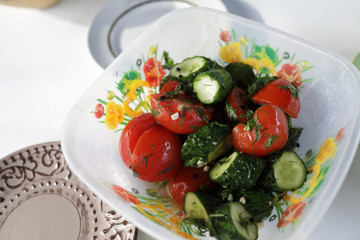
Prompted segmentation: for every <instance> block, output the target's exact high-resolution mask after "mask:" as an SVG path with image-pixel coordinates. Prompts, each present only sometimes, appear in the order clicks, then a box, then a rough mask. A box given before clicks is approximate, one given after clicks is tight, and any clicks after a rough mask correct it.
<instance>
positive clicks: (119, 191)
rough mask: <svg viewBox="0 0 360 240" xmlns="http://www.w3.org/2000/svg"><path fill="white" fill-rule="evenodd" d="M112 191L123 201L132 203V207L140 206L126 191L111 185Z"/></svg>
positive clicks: (137, 200)
mask: <svg viewBox="0 0 360 240" xmlns="http://www.w3.org/2000/svg"><path fill="white" fill-rule="evenodd" d="M112 189H113V191H114V192H116V193H117V194H118V195H119V196H120V197H121V198H122V199H124V200H125V201H127V202H129V203H132V204H134V205H137V204H140V201H139V199H137V198H136V197H135V196H134V195H132V194H130V193H129V192H128V191H126V190H125V189H124V188H122V187H120V186H118V185H113V186H112Z"/></svg>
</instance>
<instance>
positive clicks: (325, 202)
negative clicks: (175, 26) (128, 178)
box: [61, 7, 360, 239]
mask: <svg viewBox="0 0 360 240" xmlns="http://www.w3.org/2000/svg"><path fill="white" fill-rule="evenodd" d="M194 11H206V12H210V13H213V14H216V15H221V16H224V17H227V18H231V19H233V20H234V21H240V22H243V23H245V24H248V25H250V26H252V27H255V28H259V29H261V30H263V31H266V32H270V33H271V34H276V35H280V36H282V37H284V38H286V39H289V40H290V41H292V42H296V43H297V44H301V45H304V46H306V47H309V48H311V49H313V50H316V51H317V52H320V53H321V54H323V55H326V56H328V57H331V58H333V59H336V60H337V61H338V62H339V63H341V64H343V65H344V67H345V68H347V69H348V70H349V72H350V73H351V74H353V75H354V79H356V80H357V81H355V85H357V91H358V92H359V93H360V72H359V71H358V70H357V69H356V67H355V66H354V65H353V64H352V63H351V62H350V61H348V60H347V59H346V58H345V57H343V56H341V55H340V54H338V53H335V52H332V51H329V50H326V49H324V48H322V47H320V46H317V45H316V44H314V43H311V42H309V41H307V40H304V39H301V38H299V37H297V36H294V35H291V34H289V33H286V32H283V31H281V30H278V29H275V28H272V27H270V26H267V25H265V24H262V23H259V22H255V21H253V20H250V19H246V18H244V17H241V16H237V15H234V14H231V13H227V12H222V11H218V10H215V9H210V8H206V7H191V8H184V9H178V10H175V11H172V12H170V13H168V14H166V15H164V16H162V17H161V18H159V19H158V20H157V21H156V22H154V23H153V24H152V25H151V26H150V27H149V28H148V29H147V30H145V31H144V32H143V33H142V34H141V35H139V37H138V38H137V39H135V40H134V41H133V43H132V44H131V45H130V46H129V47H128V48H126V49H124V51H123V52H121V54H120V55H119V56H118V57H117V58H116V59H115V60H114V61H113V62H112V63H111V64H110V65H109V66H108V67H107V68H106V69H105V71H103V73H102V74H100V76H99V77H98V78H97V79H96V80H95V82H94V83H93V84H92V85H91V86H90V87H89V88H88V90H87V91H85V93H84V94H83V95H82V96H81V97H80V99H79V100H78V101H77V102H76V103H75V105H74V106H73V107H72V109H71V110H70V111H69V113H68V116H67V117H66V120H65V122H64V125H63V131H62V136H61V144H62V148H63V153H64V156H65V157H66V159H67V161H68V165H69V167H70V168H71V170H72V171H73V172H74V173H75V174H76V175H77V177H78V178H79V179H81V181H82V182H83V183H84V184H86V185H87V186H88V187H89V188H90V189H91V190H92V191H93V192H94V193H96V194H97V195H98V196H100V197H101V198H102V199H103V200H104V201H105V202H106V203H107V204H108V205H109V206H111V207H113V208H114V209H117V210H118V211H119V212H120V213H121V214H123V215H124V216H126V217H127V218H128V219H129V220H130V221H133V222H134V224H135V225H136V226H138V227H139V228H140V229H141V230H143V231H144V232H146V233H148V234H150V235H152V236H155V237H157V238H160V239H168V238H169V237H171V239H182V238H181V237H179V236H178V235H176V234H175V233H173V232H171V231H164V228H163V227H162V226H160V225H158V224H156V223H154V222H152V221H151V220H149V219H146V218H145V217H143V216H141V217H139V216H140V213H137V214H139V215H137V214H134V213H135V211H132V210H133V209H131V210H128V209H127V208H128V207H129V205H128V204H127V203H125V202H121V203H119V205H115V204H114V202H111V201H110V199H107V198H106V197H104V192H102V191H101V190H99V188H101V187H102V188H103V186H102V185H101V184H100V183H99V182H98V181H97V180H95V179H92V177H91V176H90V175H89V174H87V173H86V172H85V171H84V170H83V169H82V167H81V165H79V163H78V162H77V160H76V157H74V156H73V154H72V150H71V147H72V146H71V143H72V141H71V140H70V141H69V140H68V139H69V136H70V135H69V132H68V131H66V129H68V128H69V125H71V123H72V121H73V120H75V116H76V115H77V114H76V113H77V112H79V111H80V108H81V106H82V105H83V103H84V101H85V99H87V96H91V92H93V91H94V90H95V89H97V86H98V85H100V84H101V83H102V82H103V79H104V76H106V74H107V73H108V72H110V71H111V70H112V69H114V68H115V66H116V63H117V60H118V59H120V58H123V57H125V56H126V55H127V54H129V53H130V51H131V50H132V49H133V48H134V46H137V45H138V43H140V42H142V41H144V39H146V36H147V35H149V34H150V33H152V32H153V31H154V30H153V29H156V28H157V26H158V25H163V24H166V22H167V20H168V19H172V18H176V17H181V15H183V14H186V13H187V12H194ZM359 95H360V94H359ZM354 111H355V112H356V113H355V117H356V120H354V121H353V123H352V124H351V127H353V128H354V129H356V127H357V129H358V130H357V131H352V132H351V133H348V138H347V142H348V144H347V145H346V147H345V148H344V151H343V152H342V155H341V157H342V158H345V157H346V158H348V159H349V160H348V161H347V162H346V164H345V165H342V168H343V169H344V170H342V171H341V172H340V169H339V168H334V167H332V168H331V169H333V171H335V172H334V177H333V178H331V179H327V182H328V184H327V185H326V186H324V187H322V188H323V191H324V192H327V194H326V196H325V195H324V194H321V195H317V198H316V202H315V203H314V204H313V206H312V209H313V208H320V207H321V208H322V209H323V211H321V213H320V214H318V213H317V215H316V216H315V213H316V212H314V211H312V212H311V213H310V214H308V215H307V216H306V218H307V219H310V218H311V219H312V221H311V224H310V223H306V221H301V223H299V224H298V225H297V227H296V230H295V231H293V232H292V233H291V234H290V236H292V237H294V239H300V238H301V239H304V237H305V236H304V234H302V235H301V237H300V236H299V235H297V236H296V234H295V233H296V232H299V231H302V233H304V232H306V233H307V234H308V235H309V234H310V233H311V232H312V231H313V229H314V228H315V227H316V225H317V224H318V223H319V222H320V221H321V219H322V217H323V216H324V215H325V213H326V211H327V209H328V208H329V207H330V205H331V203H332V202H333V200H334V198H335V196H336V194H337V193H338V191H339V189H340V187H341V185H342V183H343V182H344V180H345V176H346V175H347V173H348V171H349V168H350V166H351V163H352V161H353V160H354V156H355V152H356V149H357V146H358V143H359V140H360V118H359V112H360V106H359V104H358V106H357V108H356V109H354ZM338 164H339V163H338ZM343 164H344V163H343ZM334 166H335V165H334ZM330 187H331V189H332V190H331V191H329V188H330ZM139 220H140V221H139ZM149 226H151V227H149ZM305 229H306V231H305Z"/></svg>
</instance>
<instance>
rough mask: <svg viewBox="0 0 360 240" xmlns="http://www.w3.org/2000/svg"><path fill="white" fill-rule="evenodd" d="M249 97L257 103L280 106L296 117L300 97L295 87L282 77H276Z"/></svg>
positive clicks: (298, 110)
mask: <svg viewBox="0 0 360 240" xmlns="http://www.w3.org/2000/svg"><path fill="white" fill-rule="evenodd" d="M251 99H252V100H253V101H254V102H257V103H259V104H265V103H268V104H273V105H276V106H278V107H281V108H282V109H283V110H284V112H286V113H287V114H288V115H289V116H290V117H293V118H297V117H298V114H299V112H300V99H299V96H298V92H297V88H296V86H295V85H293V84H292V83H290V82H288V81H286V80H284V79H276V80H274V81H272V82H270V83H269V84H267V85H266V86H265V87H263V88H262V89H260V90H259V91H258V92H257V93H255V94H254V95H253V96H252V97H251Z"/></svg>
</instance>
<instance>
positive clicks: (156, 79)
mask: <svg viewBox="0 0 360 240" xmlns="http://www.w3.org/2000/svg"><path fill="white" fill-rule="evenodd" d="M144 73H145V80H146V81H147V82H148V83H150V85H151V86H152V87H157V86H159V85H160V82H161V79H162V78H163V77H164V75H165V70H164V69H163V68H162V65H161V62H160V61H158V60H156V59H154V58H152V57H151V58H149V59H148V60H147V61H146V63H145V65H144Z"/></svg>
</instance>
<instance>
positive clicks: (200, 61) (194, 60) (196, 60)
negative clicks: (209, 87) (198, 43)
mask: <svg viewBox="0 0 360 240" xmlns="http://www.w3.org/2000/svg"><path fill="white" fill-rule="evenodd" d="M207 70H209V61H208V59H207V58H205V57H201V56H195V57H191V58H186V59H184V60H183V61H182V62H180V63H177V64H175V65H174V66H172V68H171V69H170V76H173V77H176V78H184V79H185V78H187V77H191V76H192V75H196V74H198V73H200V72H203V71H207ZM194 77H195V76H194Z"/></svg>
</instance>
